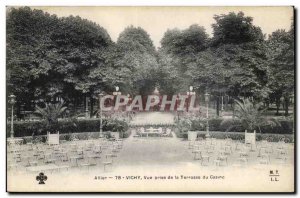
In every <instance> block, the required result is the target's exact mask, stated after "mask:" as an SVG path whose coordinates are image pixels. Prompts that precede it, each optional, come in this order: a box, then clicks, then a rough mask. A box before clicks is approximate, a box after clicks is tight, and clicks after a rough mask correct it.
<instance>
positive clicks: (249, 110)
mask: <svg viewBox="0 0 300 198" xmlns="http://www.w3.org/2000/svg"><path fill="white" fill-rule="evenodd" d="M235 103H236V106H237V108H236V110H235V112H236V114H235V115H236V117H237V118H239V119H240V121H241V123H242V126H243V127H244V128H245V129H246V130H249V131H253V130H257V129H258V130H259V131H260V132H261V127H262V126H271V127H274V126H276V125H280V123H279V122H278V121H277V120H276V119H274V118H268V117H266V116H263V115H262V113H263V112H264V111H265V110H266V109H261V105H260V104H255V103H252V102H251V101H250V100H249V99H245V100H242V101H239V100H235Z"/></svg>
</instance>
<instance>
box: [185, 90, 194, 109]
mask: <svg viewBox="0 0 300 198" xmlns="http://www.w3.org/2000/svg"><path fill="white" fill-rule="evenodd" d="M189 89H190V91H188V92H186V95H188V96H189V104H188V105H190V102H191V101H190V100H191V96H193V95H196V92H194V91H193V90H194V87H193V86H190V88H189ZM188 110H189V109H188V107H187V111H188Z"/></svg>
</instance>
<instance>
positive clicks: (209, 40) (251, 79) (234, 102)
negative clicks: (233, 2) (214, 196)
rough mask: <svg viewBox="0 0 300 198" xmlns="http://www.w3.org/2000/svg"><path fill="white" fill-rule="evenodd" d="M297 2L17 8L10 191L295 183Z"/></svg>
mask: <svg viewBox="0 0 300 198" xmlns="http://www.w3.org/2000/svg"><path fill="white" fill-rule="evenodd" d="M294 30H295V27H294V8H293V7H292V6H290V7H288V6H286V7H268V6H265V7H135V6H131V7H96V6H94V7H72V6H68V7H54V6H48V7H45V6H44V7H28V6H18V7H16V6H8V7H7V8H6V88H7V92H6V93H7V95H6V99H7V108H6V118H7V121H6V123H7V126H6V129H7V132H6V137H7V139H6V142H7V147H6V148H7V153H6V155H7V159H6V164H7V167H6V169H7V191H8V192H199V193H201V192H211V193H214V192H270V193H273V192H286V193H292V192H294V191H295V186H294V185H295V175H294V174H295V167H294V165H295V160H296V159H295V155H294V154H295V147H294V142H295V136H294V134H295V120H294V117H295V100H294V99H295V61H294V60H295V58H294V56H295V55H294V51H295V49H294V41H295V38H294Z"/></svg>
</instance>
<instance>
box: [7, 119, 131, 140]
mask: <svg viewBox="0 0 300 198" xmlns="http://www.w3.org/2000/svg"><path fill="white" fill-rule="evenodd" d="M6 129H7V130H6V131H7V137H9V136H10V123H7V128H6ZM57 130H58V131H59V132H60V133H61V134H65V133H80V132H99V131H100V121H99V119H82V120H59V122H58V129H57ZM127 130H128V124H127V122H126V121H122V120H117V119H104V120H103V131H117V132H126V131H127ZM46 134H47V129H46V123H45V121H34V122H32V121H31V122H24V121H23V122H14V136H15V137H23V136H32V135H46Z"/></svg>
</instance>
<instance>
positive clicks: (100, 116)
mask: <svg viewBox="0 0 300 198" xmlns="http://www.w3.org/2000/svg"><path fill="white" fill-rule="evenodd" d="M103 96H104V93H103V92H101V93H100V94H99V118H100V134H99V137H100V138H102V137H103V126H102V107H101V100H102V97H103ZM103 105H104V104H103Z"/></svg>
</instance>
